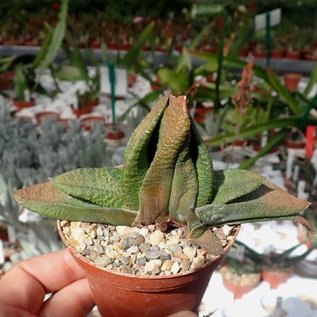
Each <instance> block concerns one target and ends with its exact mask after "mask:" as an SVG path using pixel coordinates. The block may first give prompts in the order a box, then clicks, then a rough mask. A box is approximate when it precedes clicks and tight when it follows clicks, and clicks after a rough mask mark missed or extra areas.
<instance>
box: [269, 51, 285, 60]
mask: <svg viewBox="0 0 317 317" xmlns="http://www.w3.org/2000/svg"><path fill="white" fill-rule="evenodd" d="M283 56H284V51H283V50H278V49H275V50H274V49H273V50H272V51H271V58H274V59H279V58H283Z"/></svg>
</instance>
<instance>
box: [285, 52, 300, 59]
mask: <svg viewBox="0 0 317 317" xmlns="http://www.w3.org/2000/svg"><path fill="white" fill-rule="evenodd" d="M285 57H286V58H288V59H300V58H301V53H300V52H299V51H286V52H285Z"/></svg>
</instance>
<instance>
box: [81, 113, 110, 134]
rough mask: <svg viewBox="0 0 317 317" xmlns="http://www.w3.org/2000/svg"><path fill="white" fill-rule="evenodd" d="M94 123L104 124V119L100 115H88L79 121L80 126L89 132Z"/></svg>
mask: <svg viewBox="0 0 317 317" xmlns="http://www.w3.org/2000/svg"><path fill="white" fill-rule="evenodd" d="M94 122H99V123H101V124H105V118H104V117H103V116H101V115H88V116H85V117H84V118H81V119H80V125H81V127H82V128H83V129H85V130H86V131H90V130H91V129H92V126H93V124H94Z"/></svg>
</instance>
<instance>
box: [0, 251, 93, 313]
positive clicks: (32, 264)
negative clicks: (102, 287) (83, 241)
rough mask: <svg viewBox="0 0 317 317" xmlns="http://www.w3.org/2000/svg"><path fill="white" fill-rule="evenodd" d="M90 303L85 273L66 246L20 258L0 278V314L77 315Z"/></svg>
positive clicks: (90, 297) (89, 308)
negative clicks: (23, 258) (57, 249)
mask: <svg viewBox="0 0 317 317" xmlns="http://www.w3.org/2000/svg"><path fill="white" fill-rule="evenodd" d="M49 293H53V295H52V296H51V297H50V298H49V299H48V300H47V301H45V302H44V297H45V295H46V294H49ZM94 305H95V304H94V301H93V299H92V296H91V291H90V288H89V285H88V282H87V279H86V278H85V274H84V272H83V271H82V269H81V268H80V267H79V265H78V264H77V263H76V261H75V260H74V258H73V257H72V255H71V254H70V253H69V251H68V250H67V249H65V250H62V251H58V252H54V253H49V254H45V255H41V256H38V257H34V258H32V259H29V260H26V261H22V262H20V263H18V264H16V265H15V266H14V267H13V268H12V269H11V270H10V271H9V272H8V273H6V274H5V275H4V277H3V278H2V279H1V280H0V317H8V316H14V317H31V316H32V317H35V316H54V317H59V316H69V317H81V316H87V314H88V313H89V312H90V311H91V309H92V308H93V306H94Z"/></svg>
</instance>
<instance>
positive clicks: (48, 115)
mask: <svg viewBox="0 0 317 317" xmlns="http://www.w3.org/2000/svg"><path fill="white" fill-rule="evenodd" d="M45 119H52V120H54V121H58V120H59V119H60V114H59V112H55V111H41V112H38V113H36V114H35V120H36V123H37V124H41V123H42V122H43V121H44V120H45Z"/></svg>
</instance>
